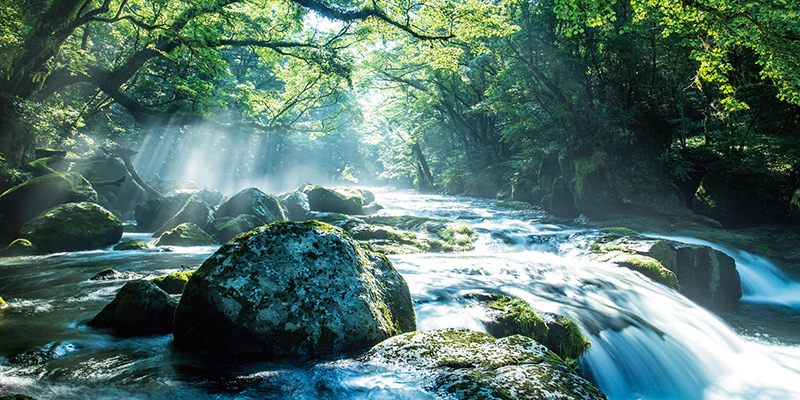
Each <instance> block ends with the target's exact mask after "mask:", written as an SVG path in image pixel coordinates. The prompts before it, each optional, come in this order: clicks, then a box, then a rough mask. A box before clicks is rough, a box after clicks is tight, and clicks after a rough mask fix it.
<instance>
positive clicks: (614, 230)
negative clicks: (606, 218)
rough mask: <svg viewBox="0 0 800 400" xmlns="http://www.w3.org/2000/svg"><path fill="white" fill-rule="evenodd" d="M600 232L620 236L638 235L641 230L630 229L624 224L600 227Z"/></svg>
mask: <svg viewBox="0 0 800 400" xmlns="http://www.w3.org/2000/svg"><path fill="white" fill-rule="evenodd" d="M600 232H603V233H611V234H615V235H620V236H638V235H639V232H636V231H634V230H633V229H628V228H625V227H622V226H614V227H609V228H603V229H600Z"/></svg>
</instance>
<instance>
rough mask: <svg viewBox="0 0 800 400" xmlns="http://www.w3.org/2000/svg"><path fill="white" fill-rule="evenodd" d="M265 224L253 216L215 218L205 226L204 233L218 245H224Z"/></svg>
mask: <svg viewBox="0 0 800 400" xmlns="http://www.w3.org/2000/svg"><path fill="white" fill-rule="evenodd" d="M266 224H267V223H266V222H264V221H263V220H262V219H261V218H259V217H257V216H255V215H252V214H241V215H238V216H236V218H231V217H223V218H217V219H215V220H214V221H213V222H212V223H211V224H209V225H208V226H206V231H207V232H208V233H210V234H211V235H212V236H213V237H214V238H216V239H217V241H218V242H219V243H225V242H227V241H229V240H231V239H233V237H234V236H236V235H238V234H240V233H245V232H250V231H252V230H253V229H255V228H257V227H259V226H262V225H266Z"/></svg>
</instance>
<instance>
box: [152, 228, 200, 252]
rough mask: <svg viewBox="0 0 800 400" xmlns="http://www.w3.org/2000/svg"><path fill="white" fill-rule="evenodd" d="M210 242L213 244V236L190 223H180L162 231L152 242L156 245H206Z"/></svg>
mask: <svg viewBox="0 0 800 400" xmlns="http://www.w3.org/2000/svg"><path fill="white" fill-rule="evenodd" d="M211 244H214V238H212V237H211V236H210V235H209V234H208V233H205V232H204V231H203V230H202V229H200V227H199V226H197V225H195V224H192V223H186V224H180V225H178V226H176V227H175V229H172V230H170V231H167V232H164V233H162V234H161V236H160V237H159V238H158V240H156V242H155V243H154V245H155V246H156V247H159V246H208V245H211Z"/></svg>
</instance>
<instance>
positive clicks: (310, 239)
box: [175, 221, 415, 358]
mask: <svg viewBox="0 0 800 400" xmlns="http://www.w3.org/2000/svg"><path fill="white" fill-rule="evenodd" d="M175 324H176V325H175V345H176V346H177V347H178V348H180V349H183V350H187V351H191V352H194V353H200V354H206V355H210V356H219V357H242V356H245V357H257V358H272V357H276V356H284V355H298V354H320V353H331V352H342V351H350V350H358V349H362V348H365V347H368V346H371V345H373V344H375V343H378V342H380V341H381V340H384V339H386V338H388V337H391V336H393V335H396V334H399V333H402V332H407V331H410V330H413V329H414V328H415V317H414V310H413V305H412V303H411V296H410V294H409V291H408V286H407V285H406V283H405V280H403V278H402V276H400V274H399V273H398V272H397V271H396V270H395V269H394V267H393V266H392V265H391V263H390V262H389V260H388V259H386V257H385V256H383V255H380V254H376V253H372V252H369V251H365V250H363V249H362V248H361V247H360V246H359V245H358V244H357V243H356V242H355V241H353V240H352V239H351V238H349V237H347V236H345V235H344V234H343V232H342V230H341V229H339V228H336V227H333V226H331V225H328V224H324V223H321V222H318V221H307V222H303V223H294V222H282V223H281V222H279V223H273V224H271V225H267V226H264V227H260V228H258V229H255V230H253V231H251V232H249V233H247V234H243V235H240V236H238V237H236V238H234V239H233V240H232V241H231V242H229V243H228V244H225V245H223V246H222V247H221V248H220V249H219V250H218V251H217V252H216V253H215V254H214V255H212V256H211V257H210V258H208V259H207V260H206V261H205V262H204V263H203V265H202V266H201V267H200V268H199V269H198V270H197V271H196V272H195V273H194V275H193V276H192V277H191V279H189V282H188V283H187V285H186V287H185V289H184V291H183V295H182V298H181V302H180V305H179V306H178V310H177V312H176V314H175Z"/></svg>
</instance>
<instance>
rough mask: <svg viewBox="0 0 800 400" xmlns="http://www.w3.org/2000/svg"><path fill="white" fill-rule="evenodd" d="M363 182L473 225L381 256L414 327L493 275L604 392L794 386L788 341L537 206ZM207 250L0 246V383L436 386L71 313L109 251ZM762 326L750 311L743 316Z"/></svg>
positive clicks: (101, 299)
mask: <svg viewBox="0 0 800 400" xmlns="http://www.w3.org/2000/svg"><path fill="white" fill-rule="evenodd" d="M378 197H379V198H378V202H380V203H381V204H383V205H385V206H387V209H386V210H385V211H384V212H385V213H387V214H390V215H400V214H414V215H424V216H433V217H447V218H453V219H455V218H459V219H461V220H464V221H467V222H470V223H472V224H473V225H474V226H475V228H476V230H478V231H479V232H480V233H481V239H480V240H479V243H478V246H477V248H476V250H475V251H472V252H469V253H460V254H448V255H434V254H429V255H403V256H392V257H391V260H392V262H393V263H394V265H395V266H396V267H397V268H398V270H399V271H400V272H401V273H402V274H403V276H404V277H405V278H406V280H407V281H408V283H409V287H410V289H411V292H412V297H413V298H414V301H415V309H416V312H417V320H418V327H419V329H436V328H445V327H461V328H469V329H473V330H483V325H482V323H481V322H480V321H481V318H482V317H483V315H482V311H481V310H482V309H481V308H478V307H470V304H473V303H474V302H475V301H476V300H474V299H475V297H476V296H475V295H476V294H483V293H490V292H498V291H499V292H503V293H508V294H512V295H515V296H518V297H520V298H522V299H524V300H526V301H528V302H529V303H531V304H532V305H533V306H534V307H535V308H537V309H538V310H540V311H547V312H556V313H559V314H562V315H566V316H569V317H570V318H572V319H574V320H576V321H577V322H578V324H579V325H580V326H581V327H582V328H583V330H584V331H585V332H587V334H589V336H590V338H591V340H592V342H593V345H592V348H591V349H590V351H589V353H588V354H587V355H586V356H584V357H583V358H582V360H581V363H582V368H583V371H584V373H585V375H586V376H587V377H588V378H590V379H591V380H592V381H593V382H595V383H596V384H597V385H598V386H599V387H600V388H601V389H602V390H603V391H604V392H606V393H607V394H608V395H609V397H610V398H612V399H639V398H644V399H777V398H800V388H798V387H797V385H796V384H795V382H797V381H798V378H800V349H798V348H797V347H794V346H792V345H790V344H787V342H788V343H797V342H794V341H791V340H788V341H786V340H784V341H778V342H776V341H775V338H774V337H772V338H771V341H764V340H760V339H761V338H762V337H761V336H759V337H755V338H753V337H747V336H742V335H741V333H739V334H737V333H736V332H735V330H733V329H731V328H730V327H729V326H728V325H726V323H724V322H722V321H721V320H720V319H719V318H717V317H716V316H715V315H713V314H711V313H710V312H708V311H706V310H705V309H703V308H701V307H698V306H697V305H695V304H694V303H692V302H691V301H689V300H687V299H685V298H684V297H683V296H681V295H680V294H678V293H676V292H674V291H673V290H671V289H668V288H666V287H664V286H661V285H657V284H655V283H652V282H651V281H649V280H647V279H645V278H643V277H642V276H641V275H639V274H638V273H636V272H633V271H630V270H628V269H624V268H617V267H615V266H613V265H610V264H606V263H598V262H592V261H589V260H587V259H585V258H582V257H581V256H580V254H581V249H585V247H586V246H587V245H588V243H589V241H590V239H591V238H592V237H594V236H595V235H596V232H591V231H587V230H582V229H575V228H569V227H564V226H559V225H557V224H552V223H549V222H547V221H546V220H545V219H544V215H542V214H541V213H537V212H520V211H514V210H510V209H502V208H498V207H495V206H494V202H493V201H491V200H475V199H466V198H453V197H441V196H412V195H406V194H394V193H378ZM126 235H128V236H131V235H130V234H126ZM136 238H137V239H139V240H141V239H143V238H145V236H143V235H140V236H137V237H136ZM149 240H152V239H149ZM213 251H215V248H214V247H197V248H186V249H176V251H174V252H139V251H125V252H114V251H111V250H110V249H105V250H98V251H90V252H78V253H68V254H56V255H49V256H42V257H23V258H15V259H7V260H0V295H2V296H3V298H4V299H6V300H7V301H8V302H9V304H10V305H11V308H9V309H7V310H4V311H0V313H2V314H0V357H2V358H0V365H2V370H0V395H2V394H6V393H18V392H21V393H26V394H30V395H33V396H35V397H37V398H41V399H84V398H101V399H120V398H135V399H153V398H158V399H161V398H164V399H166V398H169V399H192V400H200V399H285V398H299V399H322V398H324V399H329V398H332V399H435V398H439V397H437V396H436V395H434V394H431V393H429V392H428V391H426V390H425V387H426V385H427V384H428V383H429V382H427V381H426V379H427V377H426V376H425V374H424V373H421V372H420V371H415V370H407V369H403V368H400V367H398V366H396V365H379V364H365V363H363V362H359V361H355V360H353V359H351V358H348V357H347V356H344V355H343V356H340V357H333V358H331V359H322V360H320V359H307V360H284V361H280V362H271V363H255V364H244V365H225V364H218V363H210V362H207V361H204V360H199V359H196V358H193V357H191V356H188V355H186V354H181V353H179V352H176V351H175V350H174V349H173V348H172V337H171V336H170V335H158V336H150V337H144V338H129V339H121V338H114V337H111V336H109V335H106V334H104V333H103V332H100V331H96V330H93V329H89V328H86V327H85V326H84V323H85V321H86V320H88V319H89V318H91V317H93V316H94V315H95V314H96V313H97V312H99V310H100V309H102V307H103V306H105V304H107V303H108V302H110V301H111V299H113V297H114V295H115V293H116V291H117V290H118V289H119V288H120V287H121V286H122V285H123V284H124V283H125V282H124V281H90V280H89V278H90V277H92V276H93V275H94V274H96V273H97V272H99V271H100V270H102V269H104V268H109V267H110V268H114V269H116V270H118V271H121V272H135V273H138V274H141V275H142V276H144V277H152V276H157V275H163V274H166V273H170V272H175V271H179V270H181V269H185V268H195V267H196V266H198V265H199V264H200V263H202V261H203V260H204V259H205V258H207V257H208V256H209V255H210V254H211V253H212V252H213ZM726 251H732V250H731V249H726ZM743 254H744V255H745V256H743ZM746 256H747V253H740V254H738V255H737V256H735V257H738V258H736V259H737V262H738V263H740V266H741V265H743V267H741V268H742V269H740V270H744V269H748V268H749V265H750V264H748V263H750V262H749V261H747V260H746V259H745V257H746ZM740 260H743V261H740ZM745 264H746V265H745ZM751 264H752V263H751ZM754 274H755V276H756V277H761V276H763V275H764V273H763V272H760V271H757V272H755V273H754ZM742 277H743V282H744V284H745V285H750V284H751V282H752V280H751V279H750V278H749V277H747V273H743V274H742ZM786 284H787V285H794V283H792V282H790V281H786ZM753 285H755V284H753ZM746 287H750V286H746ZM746 293H748V296H751V297H746V300H748V302H746V303H743V305H744V306H743V307H740V309H739V310H738V311H733V313H736V312H741V313H748V314H765V312H763V310H764V308H759V307H762V306H761V305H760V303H758V302H756V300H757V299H758V298H757V297H756V293H758V292H756V291H752V290H750V289H746ZM785 313H786V314H787V315H791V316H794V317H796V315H797V313H796V312H794V311H791V310H786V311H785ZM741 315H747V314H741ZM725 317H726V319H727V320H728V321H735V320H736V319H735V318H732V316H731V315H726V316H725ZM740 318H741V319H742V320H749V319H748V318H747V317H746V316H745V317H740ZM795 321H796V319H795ZM739 328H740V329H739V330H740V331H741V332H748V331H750V328H749V327H747V326H744V325H742V326H740V327H739ZM794 328H795V330H796V325H795V326H794ZM778 329H783V330H787V331H788V330H791V327H789V326H787V327H782V326H781V327H779V328H778ZM774 330H775V329H774V328H773V327H771V326H761V327H760V328H759V329H758V332H759V335H762V334H763V335H767V334H769V333H770V332H772V331H774ZM794 334H795V335H797V333H796V332H795V333H794ZM31 350H39V351H41V353H42V354H44V355H45V357H46V358H47V360H48V361H45V362H43V363H30V364H28V365H25V364H14V365H13V366H12V365H10V357H11V356H13V355H15V354H19V353H23V352H28V351H31Z"/></svg>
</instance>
